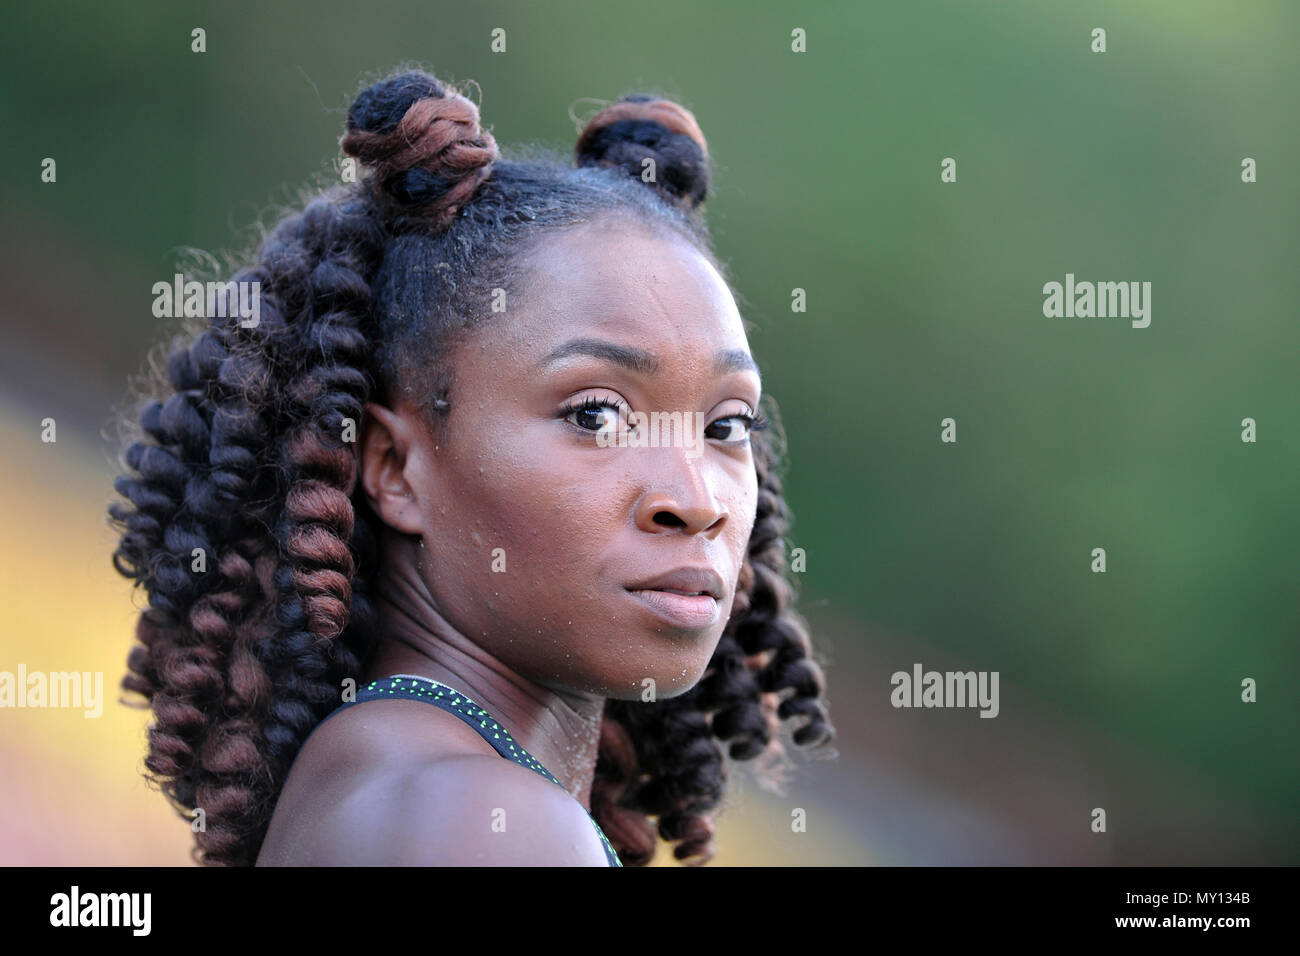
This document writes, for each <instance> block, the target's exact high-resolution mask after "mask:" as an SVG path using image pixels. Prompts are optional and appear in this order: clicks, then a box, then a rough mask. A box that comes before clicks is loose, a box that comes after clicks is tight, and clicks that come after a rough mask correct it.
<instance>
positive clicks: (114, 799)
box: [0, 399, 851, 866]
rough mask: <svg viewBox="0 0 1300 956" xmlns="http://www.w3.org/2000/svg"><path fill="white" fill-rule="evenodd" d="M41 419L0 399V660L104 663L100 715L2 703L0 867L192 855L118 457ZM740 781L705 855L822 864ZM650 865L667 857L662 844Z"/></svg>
mask: <svg viewBox="0 0 1300 956" xmlns="http://www.w3.org/2000/svg"><path fill="white" fill-rule="evenodd" d="M43 417H44V416H43V415H41V414H39V413H37V412H34V411H33V410H31V409H30V408H28V407H25V406H22V405H18V404H14V403H12V402H10V401H8V400H7V399H0V440H2V441H3V443H4V447H5V449H7V451H8V467H7V468H6V469H5V471H4V474H3V476H2V477H0V494H3V500H4V501H5V502H6V503H7V504H8V506H9V507H8V512H9V517H8V520H7V522H6V533H5V541H4V548H3V549H2V550H0V589H2V590H0V594H2V596H3V601H4V607H5V608H6V609H7V613H6V615H5V619H4V625H3V630H0V671H7V672H9V673H17V671H18V668H19V665H20V664H22V665H25V666H26V669H27V671H28V673H32V672H36V671H40V672H45V673H51V672H65V671H79V672H86V671H89V672H92V673H93V672H97V671H98V672H102V674H103V699H102V701H101V710H102V713H101V714H100V716H98V717H93V718H88V717H87V716H85V714H84V709H82V708H63V709H60V708H50V707H45V708H9V707H5V708H3V709H0V764H2V765H3V766H4V767H5V768H6V772H5V773H4V774H0V807H3V814H2V815H0V865H5V866H13V865H28V866H31V865H37V866H47V865H67V866H74V865H75V866H123V865H145V866H177V865H180V866H186V865H193V864H192V863H191V861H190V858H189V848H190V845H191V839H190V831H189V826H188V822H187V821H186V820H183V819H180V818H179V817H177V816H176V815H175V814H174V813H173V811H172V810H171V809H170V808H169V806H168V804H167V802H166V800H165V798H164V797H163V796H162V794H161V793H159V792H157V791H156V790H154V789H152V788H151V787H149V786H148V785H147V783H146V782H145V780H144V777H143V776H142V771H143V760H144V756H145V754H146V751H147V747H146V739H145V728H146V725H147V723H148V721H149V717H150V713H149V711H147V710H137V709H133V708H131V707H128V706H125V705H124V704H122V703H121V699H122V696H123V693H122V691H121V689H120V687H119V682H120V680H121V678H122V675H123V674H124V673H125V669H126V656H127V653H128V651H129V650H130V648H131V646H132V643H133V641H134V627H135V620H136V617H137V615H138V607H139V605H141V604H142V603H143V601H144V595H143V593H137V594H135V595H133V594H132V592H131V587H130V584H129V582H128V581H126V579H124V578H122V577H121V576H120V575H118V574H117V572H116V571H115V570H114V569H113V567H112V564H111V561H110V556H111V554H112V552H113V549H114V547H115V545H116V533H115V531H114V529H113V528H112V527H110V526H109V524H108V523H107V507H108V504H109V503H110V502H112V501H113V500H116V499H115V492H114V491H113V488H112V482H113V477H114V475H115V469H114V467H113V465H112V463H111V461H110V460H109V453H108V452H107V451H105V450H104V445H103V443H102V442H101V441H100V440H99V438H98V436H90V435H88V434H85V433H80V434H79V433H77V432H76V431H74V430H73V429H72V428H71V427H70V426H66V425H63V424H61V423H57V422H56V428H57V429H58V430H57V431H56V440H55V441H54V442H51V443H45V442H43V441H42V440H41V431H42V427H41V419H42V418H43ZM747 782H748V781H744V782H742V781H739V780H733V787H734V788H735V789H734V790H731V791H729V793H728V798H727V810H726V813H725V814H723V815H722V816H721V817H720V818H719V820H718V830H719V832H718V844H719V847H720V848H721V849H720V852H719V854H718V856H717V857H716V858H715V860H714V863H713V865H733V866H748V865H763V864H770V863H773V862H778V861H779V862H790V863H800V864H810V863H823V862H833V861H834V855H833V851H834V848H835V846H836V845H837V840H848V839H851V837H850V835H849V834H848V833H847V832H844V833H840V834H838V835H837V834H836V833H835V832H834V831H833V829H828V828H829V827H833V825H834V821H832V820H829V819H826V817H827V816H829V815H825V814H824V815H822V817H821V818H819V821H818V823H819V825H818V826H817V827H813V828H810V829H812V830H816V831H818V835H817V836H814V835H813V834H811V833H799V834H794V833H791V832H790V826H789V822H788V816H786V815H785V813H784V812H782V813H780V814H772V813H766V812H764V811H763V810H761V809H760V808H759V807H758V806H756V805H755V804H753V803H752V802H750V801H747V800H744V801H742V800H739V799H738V795H739V792H740V791H741V790H743V789H744V784H745V783H747ZM768 830H771V831H772V832H770V833H769V832H766V831H768ZM654 865H666V866H675V865H677V864H676V863H675V861H673V860H672V859H671V853H670V852H669V851H668V850H667V848H666V845H664V844H661V845H660V848H659V852H658V854H657V856H656V858H655V861H654Z"/></svg>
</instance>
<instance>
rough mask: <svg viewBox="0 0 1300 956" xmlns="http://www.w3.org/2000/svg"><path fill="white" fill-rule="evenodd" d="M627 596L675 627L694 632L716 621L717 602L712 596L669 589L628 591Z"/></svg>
mask: <svg viewBox="0 0 1300 956" xmlns="http://www.w3.org/2000/svg"><path fill="white" fill-rule="evenodd" d="M628 594H631V595H632V596H633V597H634V598H636V599H637V600H638V601H640V602H641V604H642V605H644V606H645V607H646V608H648V609H649V610H651V611H653V612H654V613H655V614H657V615H658V616H659V617H661V618H663V619H664V620H665V621H667V622H668V623H670V624H672V625H674V626H676V627H681V628H689V629H692V630H695V629H699V628H704V627H708V626H709V625H711V624H713V623H714V622H715V621H716V620H717V619H718V601H717V599H716V598H715V597H714V596H713V595H712V594H706V593H703V592H698V591H696V592H689V591H679V590H675V589H671V588H656V589H637V590H632V589H628Z"/></svg>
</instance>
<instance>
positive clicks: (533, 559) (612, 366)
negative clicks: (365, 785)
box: [403, 219, 760, 699]
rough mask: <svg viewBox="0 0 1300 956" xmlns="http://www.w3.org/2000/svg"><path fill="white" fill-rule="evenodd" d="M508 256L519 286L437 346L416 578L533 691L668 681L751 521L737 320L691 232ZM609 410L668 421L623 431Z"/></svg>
mask: <svg viewBox="0 0 1300 956" xmlns="http://www.w3.org/2000/svg"><path fill="white" fill-rule="evenodd" d="M526 268H527V270H528V275H529V278H528V279H527V280H526V281H527V291H526V294H525V295H524V297H523V298H524V301H518V300H515V301H506V302H505V312H504V313H503V314H501V315H498V316H493V317H492V319H491V320H490V321H488V322H487V323H485V324H484V325H483V326H480V327H479V328H477V329H475V330H474V331H473V332H472V333H470V335H469V337H468V338H467V339H466V340H465V341H464V342H463V343H462V345H461V346H460V347H459V349H458V350H457V351H456V352H455V353H454V354H453V357H452V369H453V379H452V385H451V390H450V393H449V395H448V400H449V402H450V404H451V410H450V414H449V417H448V418H446V419H445V428H443V429H442V430H440V431H439V432H438V434H437V436H436V437H435V436H433V435H430V434H429V432H428V431H427V430H425V429H418V430H416V431H418V437H417V438H415V439H414V440H413V441H414V445H415V447H413V448H412V449H411V452H410V455H409V456H408V460H407V463H406V466H405V469H404V473H403V474H404V477H405V479H406V481H407V482H408V483H409V484H410V491H411V493H412V495H413V501H412V504H413V505H414V507H415V509H416V513H417V515H418V519H419V528H418V533H420V534H422V536H423V539H424V550H423V557H422V560H421V568H420V575H421V577H422V578H423V580H424V581H425V583H426V585H427V587H428V590H429V593H430V595H431V596H432V598H433V601H434V604H435V608H436V610H437V611H438V612H439V613H440V614H441V616H442V617H443V618H445V619H446V620H447V621H448V622H449V623H450V624H451V625H453V626H454V627H455V628H456V629H457V630H458V631H460V632H461V633H462V634H464V635H465V636H467V637H468V638H469V639H471V640H473V641H474V642H476V643H478V644H479V645H480V646H482V647H483V648H484V649H485V650H487V651H489V652H490V653H491V654H493V655H494V656H495V657H497V658H498V659H499V660H501V661H502V662H504V663H505V664H507V665H508V666H510V667H511V668H513V669H514V670H516V671H517V672H519V673H520V674H522V675H524V676H525V677H528V678H529V679H531V680H533V681H534V682H536V683H538V684H541V685H543V686H547V687H551V688H553V689H557V690H559V689H562V690H567V691H577V692H585V693H592V694H596V695H600V696H605V697H615V698H623V699H636V698H639V697H641V696H642V694H643V692H644V691H645V690H646V688H647V687H649V686H650V685H649V684H647V683H645V682H646V680H647V678H649V679H652V680H653V681H654V693H655V694H656V696H658V697H672V696H675V695H677V694H680V693H682V692H684V691H685V690H687V689H689V688H690V687H691V686H693V685H694V684H695V683H696V682H697V681H698V680H699V678H700V677H701V675H702V674H703V672H704V670H705V668H706V667H707V666H708V663H709V660H710V658H711V656H712V654H713V651H714V649H715V647H716V646H717V643H718V640H719V638H720V637H721V635H722V631H723V629H724V627H725V626H726V623H727V618H728V615H729V614H730V612H731V606H732V601H733V598H734V596H735V588H736V582H737V576H738V575H739V573H740V569H741V565H742V562H743V559H744V555H745V551H746V547H747V545H748V542H749V536H750V532H751V530H752V528H753V523H754V512H755V507H756V502H757V479H756V476H755V472H754V461H753V457H752V454H751V450H750V446H749V440H748V427H747V423H746V421H745V420H744V419H743V418H737V416H745V415H753V414H755V413H756V412H757V411H758V401H759V395H760V381H759V376H758V373H757V372H756V371H755V370H754V368H753V367H752V359H751V358H750V356H749V345H748V342H747V341H746V337H745V332H744V327H743V325H742V321H741V317H740V314H739V312H738V311H737V308H736V304H735V302H734V300H733V298H732V295H731V293H730V291H729V290H728V288H727V285H726V283H725V282H724V280H723V279H722V277H721V276H720V275H719V274H718V273H717V271H716V270H715V269H714V268H713V267H712V266H711V265H710V264H709V263H708V261H707V260H706V259H705V258H704V257H703V256H702V255H700V254H699V253H698V252H697V251H696V250H694V249H693V248H692V247H691V246H690V244H689V243H688V242H686V241H685V240H683V239H680V238H675V237H669V236H664V235H657V234H655V233H653V232H649V231H646V230H644V229H641V228H637V227H635V226H632V225H629V224H627V223H626V222H624V221H623V220H618V219H606V220H603V221H597V222H593V223H588V224H584V225H582V226H579V227H575V228H573V229H569V230H566V231H564V232H563V233H562V234H560V235H558V236H554V237H552V238H549V239H548V240H547V241H545V242H544V243H543V244H542V245H541V247H540V248H539V249H538V250H537V251H535V252H534V253H533V255H532V256H531V257H530V259H529V261H528V262H527V263H526ZM588 400H590V401H588ZM584 401H587V402H588V407H586V408H577V406H579V405H581V404H582V403H584ZM597 403H599V404H598V405H597V407H594V408H593V407H590V406H591V405H593V404H597ZM601 406H604V407H601ZM628 411H632V412H637V413H649V412H658V413H678V415H677V418H676V419H674V418H673V417H672V416H671V414H670V415H663V414H660V415H656V416H647V417H646V420H643V421H641V422H640V423H639V425H638V428H637V435H636V436H633V435H632V433H631V432H630V431H629V421H628V416H627V413H628ZM679 422H680V423H681V425H679V424H678V423H679ZM632 424H637V423H636V422H633V423H632ZM602 430H603V432H602ZM602 434H603V438H602ZM602 441H603V444H602ZM415 517H416V515H412V520H414V518H415ZM683 570H685V571H687V572H693V573H694V574H695V577H694V578H691V577H686V578H683V579H680V580H674V579H672V578H669V579H668V580H666V581H659V580H656V579H658V578H660V577H662V576H664V575H670V574H671V573H672V572H681V571H683ZM660 587H662V588H671V589H675V590H683V591H692V592H696V591H704V590H712V589H716V590H717V591H718V595H717V599H716V600H715V599H714V598H713V597H709V596H695V597H690V596H682V595H673V594H670V593H666V592H664V591H655V590H652V589H654V588H660Z"/></svg>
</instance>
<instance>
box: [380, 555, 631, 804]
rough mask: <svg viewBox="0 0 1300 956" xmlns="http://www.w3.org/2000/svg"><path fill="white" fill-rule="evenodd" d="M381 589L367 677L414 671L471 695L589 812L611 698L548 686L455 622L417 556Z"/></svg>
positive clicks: (398, 565)
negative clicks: (438, 604)
mask: <svg viewBox="0 0 1300 956" xmlns="http://www.w3.org/2000/svg"><path fill="white" fill-rule="evenodd" d="M388 567H389V568H390V569H392V570H391V571H390V572H388V573H384V574H381V576H380V580H379V582H378V587H377V592H378V593H377V594H376V598H377V602H376V603H377V606H378V611H379V622H380V625H379V626H380V634H381V635H382V636H381V638H380V641H379V645H378V647H377V648H376V651H375V654H374V657H373V659H372V661H371V664H370V666H369V667H368V668H367V670H366V674H365V680H367V681H371V680H379V679H381V678H384V677H389V676H392V675H394V674H411V675H413V676H416V677H426V678H430V679H432V680H436V681H439V682H440V683H443V684H446V685H448V686H450V687H453V688H455V689H456V690H458V691H461V692H462V693H464V694H466V695H468V696H469V697H471V698H472V699H473V700H475V701H477V702H478V704H479V705H480V706H482V707H483V709H485V710H486V711H488V712H489V713H490V714H492V716H493V717H495V718H496V719H497V720H498V721H499V722H500V723H501V724H502V726H504V727H505V728H506V729H508V730H509V731H510V734H511V736H512V737H514V739H515V740H516V741H517V742H518V743H519V744H520V746H522V747H523V748H524V749H525V750H527V751H528V752H529V753H531V754H532V755H533V756H534V757H536V758H537V759H538V760H539V761H541V763H542V765H543V766H544V767H546V769H547V770H549V771H550V772H551V773H553V774H554V775H555V777H556V778H557V779H558V780H559V781H560V783H561V784H563V785H564V788H565V789H566V790H568V791H569V793H570V794H572V795H573V797H574V798H575V799H576V800H577V801H578V802H579V803H581V804H582V806H583V807H584V808H586V809H587V810H590V809H591V782H592V779H593V777H594V776H595V773H596V754H597V751H598V749H599V746H600V726H601V718H602V715H603V714H604V709H605V699H604V698H603V697H598V696H594V695H592V694H585V693H576V692H571V691H567V690H564V689H562V688H559V689H556V688H550V687H544V686H542V685H540V684H537V683H535V682H534V681H532V680H529V679H528V678H526V677H524V676H523V675H521V674H519V673H517V672H515V671H514V670H512V669H511V668H510V667H509V666H508V665H506V664H504V663H503V662H502V661H501V660H499V659H498V658H496V657H495V656H493V655H492V654H490V653H488V652H487V651H486V650H484V649H483V648H482V647H481V646H479V645H478V644H476V643H475V642H473V641H471V640H469V638H467V637H465V635H463V634H461V633H460V632H459V631H457V630H456V629H455V628H454V627H452V626H451V625H450V624H449V623H448V622H447V620H446V619H445V618H444V617H443V616H442V615H441V614H440V613H439V612H438V610H437V609H436V608H435V607H434V602H433V600H432V598H431V596H430V595H429V593H428V590H427V588H426V587H425V585H424V582H423V580H422V579H421V578H420V576H419V574H418V573H416V572H415V571H414V562H412V563H406V562H400V561H398V562H391V563H389V564H388Z"/></svg>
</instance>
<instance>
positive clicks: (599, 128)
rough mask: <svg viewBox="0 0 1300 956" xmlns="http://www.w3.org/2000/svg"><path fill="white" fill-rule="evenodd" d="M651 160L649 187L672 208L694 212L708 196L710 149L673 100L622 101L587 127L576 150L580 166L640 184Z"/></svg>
mask: <svg viewBox="0 0 1300 956" xmlns="http://www.w3.org/2000/svg"><path fill="white" fill-rule="evenodd" d="M646 159H652V160H654V170H655V178H654V181H653V183H651V185H653V186H655V188H656V189H657V190H658V191H659V193H660V194H661V195H664V196H666V197H667V198H668V199H669V200H670V201H671V202H673V203H675V204H676V205H678V206H681V207H682V208H684V209H686V210H688V211H690V210H694V209H695V208H696V207H697V206H699V205H700V203H701V202H703V201H704V197H705V196H706V195H707V194H708V191H709V145H708V143H706V142H705V140H704V134H703V133H702V132H700V126H699V124H698V123H696V122H695V115H694V114H693V113H692V112H691V111H690V110H688V109H686V107H684V106H681V105H680V104H677V103H674V102H672V101H671V100H664V99H659V98H657V97H654V96H647V95H645V94H640V93H638V94H634V95H632V96H625V97H623V99H621V100H619V101H617V102H616V103H611V104H610V105H609V106H607V107H605V108H604V109H603V110H601V111H600V112H599V113H597V114H596V115H595V116H593V117H592V118H591V119H590V120H588V121H587V125H586V127H585V128H584V129H583V131H582V135H581V136H579V137H578V143H577V145H576V146H575V147H574V161H575V162H576V164H577V165H578V166H611V167H615V168H618V169H623V170H625V171H626V172H627V173H628V175H630V176H636V177H637V178H642V173H643V171H644V170H645V169H646V168H648V167H646V165H645V160H646Z"/></svg>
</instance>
